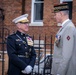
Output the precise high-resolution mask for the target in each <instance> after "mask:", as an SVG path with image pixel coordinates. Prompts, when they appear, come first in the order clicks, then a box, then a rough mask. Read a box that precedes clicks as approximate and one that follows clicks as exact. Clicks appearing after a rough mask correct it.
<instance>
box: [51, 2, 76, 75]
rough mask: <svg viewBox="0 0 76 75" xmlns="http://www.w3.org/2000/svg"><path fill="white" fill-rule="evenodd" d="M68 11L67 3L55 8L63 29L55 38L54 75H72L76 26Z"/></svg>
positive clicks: (57, 18) (56, 17)
mask: <svg viewBox="0 0 76 75" xmlns="http://www.w3.org/2000/svg"><path fill="white" fill-rule="evenodd" d="M68 10H69V7H68V4H67V3H62V4H58V5H55V6H54V12H55V19H56V21H57V23H61V26H62V27H61V28H60V29H59V31H58V32H57V34H56V36H55V43H54V53H53V62H52V70H51V73H52V75H72V74H70V73H68V72H69V71H68V69H69V62H70V60H71V57H72V55H73V48H74V30H75V26H74V24H73V23H72V21H71V20H70V19H69V13H68V12H69V11H68Z"/></svg>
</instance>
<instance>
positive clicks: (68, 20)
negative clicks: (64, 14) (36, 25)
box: [61, 19, 69, 27]
mask: <svg viewBox="0 0 76 75" xmlns="http://www.w3.org/2000/svg"><path fill="white" fill-rule="evenodd" d="M67 21H69V19H67V20H65V21H64V22H63V23H62V24H61V26H62V27H63V26H64V25H65V23H66V22H67Z"/></svg>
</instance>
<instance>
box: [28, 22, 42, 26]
mask: <svg viewBox="0 0 76 75" xmlns="http://www.w3.org/2000/svg"><path fill="white" fill-rule="evenodd" d="M29 26H43V22H32V23H30V24H29Z"/></svg>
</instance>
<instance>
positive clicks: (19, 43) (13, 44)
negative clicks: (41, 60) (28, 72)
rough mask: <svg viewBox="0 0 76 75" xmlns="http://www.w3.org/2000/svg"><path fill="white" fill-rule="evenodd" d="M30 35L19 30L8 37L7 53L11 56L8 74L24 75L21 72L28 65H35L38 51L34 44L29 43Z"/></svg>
mask: <svg viewBox="0 0 76 75" xmlns="http://www.w3.org/2000/svg"><path fill="white" fill-rule="evenodd" d="M27 37H28V40H30V39H31V37H30V36H29V35H25V34H23V33H21V32H19V31H17V32H16V33H15V34H12V35H9V36H8V38H7V53H8V57H9V66H8V75H24V74H22V73H21V71H22V70H24V69H25V67H26V66H27V65H30V66H32V68H33V67H34V64H35V59H36V52H35V50H34V47H33V45H28V41H27Z"/></svg>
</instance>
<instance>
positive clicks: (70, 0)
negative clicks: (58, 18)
mask: <svg viewBox="0 0 76 75" xmlns="http://www.w3.org/2000/svg"><path fill="white" fill-rule="evenodd" d="M72 1H73V0H60V3H63V2H66V3H68V5H69V8H70V9H69V18H70V19H72Z"/></svg>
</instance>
